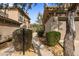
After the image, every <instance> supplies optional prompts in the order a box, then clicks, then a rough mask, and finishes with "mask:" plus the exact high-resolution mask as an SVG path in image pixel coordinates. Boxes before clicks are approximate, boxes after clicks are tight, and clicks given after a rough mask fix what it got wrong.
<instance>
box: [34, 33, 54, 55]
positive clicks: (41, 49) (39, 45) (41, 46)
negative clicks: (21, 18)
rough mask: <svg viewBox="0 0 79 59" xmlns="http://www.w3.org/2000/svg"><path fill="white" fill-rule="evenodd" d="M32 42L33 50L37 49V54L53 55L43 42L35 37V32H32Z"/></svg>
mask: <svg viewBox="0 0 79 59" xmlns="http://www.w3.org/2000/svg"><path fill="white" fill-rule="evenodd" d="M32 44H33V46H34V50H35V51H36V50H37V54H38V56H53V53H52V52H51V51H49V50H48V49H47V48H46V47H45V45H44V44H42V43H41V42H40V41H39V38H38V37H37V33H33V38H32Z"/></svg>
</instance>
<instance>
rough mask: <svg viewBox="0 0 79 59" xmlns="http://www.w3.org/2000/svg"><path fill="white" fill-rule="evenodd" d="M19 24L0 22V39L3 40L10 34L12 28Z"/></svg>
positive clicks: (14, 28) (16, 27)
mask: <svg viewBox="0 0 79 59" xmlns="http://www.w3.org/2000/svg"><path fill="white" fill-rule="evenodd" d="M18 28H19V26H17V25H12V24H4V23H3V24H2V23H0V40H5V39H7V38H8V37H11V36H12V33H13V31H14V30H16V29H18Z"/></svg>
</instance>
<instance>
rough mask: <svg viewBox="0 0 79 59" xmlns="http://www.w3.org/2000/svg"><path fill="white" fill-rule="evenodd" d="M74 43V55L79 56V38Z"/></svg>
mask: <svg viewBox="0 0 79 59" xmlns="http://www.w3.org/2000/svg"><path fill="white" fill-rule="evenodd" d="M74 44H75V52H74V55H75V56H79V40H75V42H74Z"/></svg>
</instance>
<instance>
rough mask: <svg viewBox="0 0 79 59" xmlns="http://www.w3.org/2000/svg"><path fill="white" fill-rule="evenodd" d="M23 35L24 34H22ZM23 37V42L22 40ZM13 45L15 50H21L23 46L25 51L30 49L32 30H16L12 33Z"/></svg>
mask: <svg viewBox="0 0 79 59" xmlns="http://www.w3.org/2000/svg"><path fill="white" fill-rule="evenodd" d="M23 33H24V34H23ZM23 37H24V39H25V40H23ZM13 39H14V40H13V45H14V48H15V50H17V51H18V50H23V44H24V48H25V50H27V49H29V48H30V47H31V43H32V30H29V29H24V30H23V29H17V30H15V31H14V32H13Z"/></svg>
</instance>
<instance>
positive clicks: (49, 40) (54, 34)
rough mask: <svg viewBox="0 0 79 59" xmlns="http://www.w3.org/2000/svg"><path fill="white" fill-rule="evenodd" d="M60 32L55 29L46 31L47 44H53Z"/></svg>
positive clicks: (58, 38)
mask: <svg viewBox="0 0 79 59" xmlns="http://www.w3.org/2000/svg"><path fill="white" fill-rule="evenodd" d="M60 36H61V33H60V32H56V31H51V32H48V33H46V39H47V44H48V45H50V46H55V45H56V44H57V43H58V42H59V40H60Z"/></svg>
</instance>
